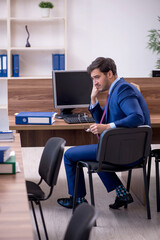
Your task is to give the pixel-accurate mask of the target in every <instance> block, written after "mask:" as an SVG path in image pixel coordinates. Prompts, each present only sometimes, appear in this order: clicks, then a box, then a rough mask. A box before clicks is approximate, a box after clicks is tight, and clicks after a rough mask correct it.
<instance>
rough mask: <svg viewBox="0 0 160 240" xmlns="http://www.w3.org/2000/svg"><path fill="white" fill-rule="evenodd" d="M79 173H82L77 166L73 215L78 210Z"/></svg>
mask: <svg viewBox="0 0 160 240" xmlns="http://www.w3.org/2000/svg"><path fill="white" fill-rule="evenodd" d="M79 171H80V166H79V165H78V164H77V167H76V177H75V185H74V196H73V213H74V210H75V208H76V198H77V191H78V181H79Z"/></svg>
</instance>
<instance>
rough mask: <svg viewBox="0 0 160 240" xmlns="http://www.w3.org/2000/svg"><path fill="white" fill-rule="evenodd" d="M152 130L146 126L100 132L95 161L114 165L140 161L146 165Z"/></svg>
mask: <svg viewBox="0 0 160 240" xmlns="http://www.w3.org/2000/svg"><path fill="white" fill-rule="evenodd" d="M151 140H152V129H151V127H150V126H148V125H144V126H139V127H137V128H114V129H108V130H105V131H103V132H102V134H101V136H100V139H99V145H98V151H97V161H99V162H100V164H99V165H100V166H99V168H101V167H102V163H105V162H107V163H112V164H116V165H126V164H133V163H135V162H137V161H138V160H140V159H142V160H143V161H142V162H143V163H144V164H146V162H147V157H148V155H149V153H150V145H151Z"/></svg>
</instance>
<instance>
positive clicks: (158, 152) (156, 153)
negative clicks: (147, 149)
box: [151, 149, 160, 212]
mask: <svg viewBox="0 0 160 240" xmlns="http://www.w3.org/2000/svg"><path fill="white" fill-rule="evenodd" d="M152 157H154V158H155V172H156V199H157V212H160V193H159V162H160V149H153V150H152V151H151V158H152Z"/></svg>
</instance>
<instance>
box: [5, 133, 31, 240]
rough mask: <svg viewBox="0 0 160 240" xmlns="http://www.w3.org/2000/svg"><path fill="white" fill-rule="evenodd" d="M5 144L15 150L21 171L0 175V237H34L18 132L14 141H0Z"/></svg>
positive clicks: (27, 239) (7, 238) (7, 239)
mask: <svg viewBox="0 0 160 240" xmlns="http://www.w3.org/2000/svg"><path fill="white" fill-rule="evenodd" d="M6 145H7V146H8V145H9V146H11V148H12V150H14V151H15V152H16V161H17V162H19V165H20V170H21V172H20V173H17V174H15V175H0V239H6V240H9V239H16V240H18V239H19V240H22V239H23V240H25V239H26V240H29V239H34V238H33V232H32V225H31V217H30V212H29V205H28V199H27V194H26V186H25V178H24V171H23V164H22V153H21V144H20V136H19V134H15V141H14V142H0V146H6Z"/></svg>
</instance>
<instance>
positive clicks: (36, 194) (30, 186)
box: [26, 181, 45, 200]
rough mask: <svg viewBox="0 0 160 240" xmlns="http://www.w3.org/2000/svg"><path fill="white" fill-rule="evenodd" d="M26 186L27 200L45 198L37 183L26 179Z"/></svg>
mask: <svg viewBox="0 0 160 240" xmlns="http://www.w3.org/2000/svg"><path fill="white" fill-rule="evenodd" d="M26 187H27V193H28V199H29V200H43V199H44V198H45V194H44V192H43V191H42V189H41V188H40V187H39V185H38V184H36V183H34V182H31V181H26Z"/></svg>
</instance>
